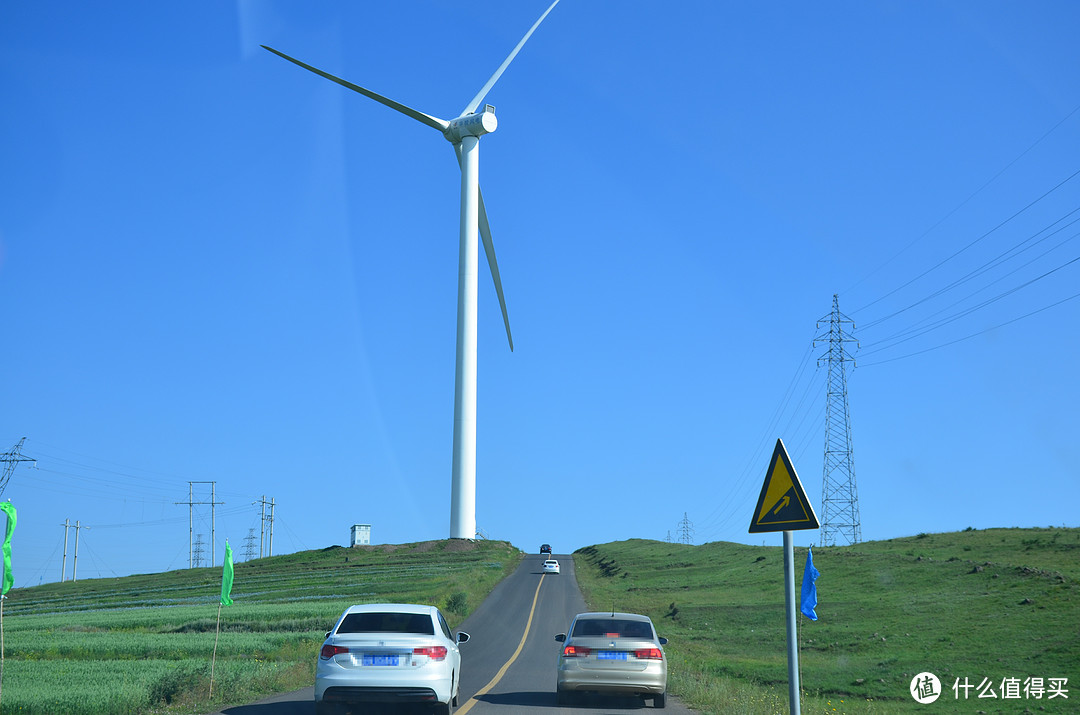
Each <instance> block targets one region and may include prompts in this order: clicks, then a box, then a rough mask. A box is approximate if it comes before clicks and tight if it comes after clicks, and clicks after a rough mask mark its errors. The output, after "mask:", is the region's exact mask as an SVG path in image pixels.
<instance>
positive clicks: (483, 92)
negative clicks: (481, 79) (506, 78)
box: [293, 0, 559, 117]
mask: <svg viewBox="0 0 1080 715" xmlns="http://www.w3.org/2000/svg"><path fill="white" fill-rule="evenodd" d="M558 4H559V0H555V2H553V3H551V6H550V7H548V9H547V10H545V11H544V14H543V15H541V16H540V19H539V20H537V21H536V22H534V23H533V26H532V27H530V28H529V31H528V32H526V33H525V37H522V38H521V42H519V43H517V47H515V48H514V49H513V51H511V52H510V55H509V56H508V57H507V58H506V59H505V60H503V63H502V64H501V65H499V69H497V70H495V74H493V75H491V79H489V80H488V81H487V83H486V84H485V85H484V86H483V87H481V88H480V91H479V92H477V94H476V96H475V97H473V100H472V101H471V102H469V104H468V106H466V107H465V109H463V110H462V111H461V114H460V115H458V116H459V117H464V116H465V115H466V114H472V113H473V112H475V111H476V108H477V107H479V106H480V103H481V102H483V101H484V97H486V96H487V93H488V92H490V91H491V88H492V87H494V86H495V83H496V82H498V81H499V77H502V73H503V72H505V71H506V68H507V67H509V66H510V63H511V62H513V61H514V58H515V57H517V53H518V52H520V51H521V48H522V47H524V46H525V43H526V42H527V41H528V39H529V38H530V37H532V34H533V33H534V32H536V28H538V27H540V23H541V22H543V21H544V18H545V17H547V16H548V13H550V12H551V11H552V10H554V9H555V6H556V5H558ZM295 61H296V60H293V62H295Z"/></svg>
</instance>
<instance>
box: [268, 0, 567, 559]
mask: <svg viewBox="0 0 1080 715" xmlns="http://www.w3.org/2000/svg"><path fill="white" fill-rule="evenodd" d="M558 4H559V0H555V2H553V3H551V5H550V6H549V7H548V9H547V10H545V11H544V14H543V15H541V16H540V19H539V20H537V21H536V22H535V23H533V26H532V27H530V28H529V31H528V32H526V33H525V36H524V37H522V38H521V41H520V42H518V44H517V46H516V47H514V49H513V50H512V51H511V52H510V54H509V55H508V56H507V58H506V59H505V60H503V63H502V64H501V65H499V69H497V70H495V74H493V75H491V78H490V79H488V81H487V82H486V83H485V84H484V86H483V87H481V88H480V91H479V92H477V94H476V96H475V97H473V98H472V101H470V102H469V103H468V104H467V105H466V106H465V109H463V110H462V112H461V114H459V115H458V116H457V117H456V118H455V119H451V120H450V121H447V120H445V119H439V118H438V117H434V116H432V115H430V114H424V113H423V112H420V111H417V110H415V109H413V108H411V107H407V106H405V105H404V104H401V103H400V102H395V101H394V100H392V99H390V98H388V97H384V96H382V95H381V94H378V93H376V92H372V91H371V90H370V89H364V88H363V87H361V86H359V85H355V84H353V83H352V82H349V81H347V80H344V79H341V78H340V77H335V76H334V75H332V74H329V73H327V72H323V71H322V70H320V69H318V68H315V67H312V66H311V65H309V64H306V63H304V62H301V61H300V60H298V59H295V58H293V57H289V56H288V55H286V54H285V53H283V52H278V51H277V50H275V49H274V48H273V47H267V46H266V45H263V46H262V47H263V48H264V49H267V50H269V51H270V52H273V53H274V54H275V55H278V56H280V57H283V58H285V59H287V60H289V61H290V62H292V63H294V64H297V65H299V66H301V67H303V68H304V69H306V70H310V71H311V72H314V73H315V74H317V75H320V76H322V77H325V78H326V79H328V80H330V81H331V82H337V83H338V84H340V85H341V86H343V87H347V88H349V89H351V90H353V91H354V92H359V93H360V94H362V95H364V96H365V97H369V98H371V99H374V100H375V101H376V102H379V103H380V104H385V105H386V106H387V107H390V108H391V109H395V110H397V111H399V112H401V113H402V114H404V115H406V116H408V117H412V118H413V119H415V120H416V121H418V122H420V123H421V124H426V125H427V126H429V127H431V128H433V129H438V130H439V131H440V132H442V134H443V136H444V137H446V139H447V140H448V141H449V142H450V143H451V144H453V145H454V151H455V152H456V153H457V160H458V165H459V166H460V167H461V239H460V241H461V242H460V248H459V253H458V303H457V363H456V368H455V377H454V457H453V472H452V477H451V483H450V492H451V493H450V538H452V539H472V538H473V537H475V536H476V294H477V273H478V266H479V251H478V248H477V241H476V236H477V233H478V232H479V234H480V237H481V238H482V239H483V241H484V252H485V253H487V261H488V267H489V268H490V269H491V277H492V279H493V280H494V282H495V293H496V294H497V295H498V297H499V307H500V308H501V309H502V317H503V323H504V324H505V325H506V339H507V340H508V341H509V343H510V350H511V351H513V349H514V339H513V337H512V336H511V335H510V317H509V316H508V315H507V312H506V301H505V300H504V298H503V289H502V281H501V280H500V279H499V264H498V263H497V262H496V260H495V245H494V244H493V243H492V241H491V228H490V227H489V226H488V219H487V211H486V210H485V209H484V198H483V196H481V194H480V177H479V167H480V163H479V162H480V151H479V141H480V137H482V136H483V135H485V134H490V133H491V132H493V131H495V128H496V127H497V126H498V122H497V121H496V120H495V108H494V107H492V106H491V105H490V104H489V105H484V108H483V110H482V111H479V112H477V111H476V110H477V108H478V107H479V106H480V103H481V102H483V101H484V97H486V96H487V94H488V92H490V91H491V88H492V87H493V86H495V83H496V82H497V81H498V80H499V77H501V76H502V73H503V72H505V71H506V68H507V67H508V66H509V65H510V63H511V62H512V61H513V59H514V57H516V56H517V53H518V52H520V51H521V48H522V47H523V46H524V45H525V43H526V42H527V41H528V39H529V38H530V37H531V36H532V34H533V32H535V31H536V28H537V27H539V26H540V23H541V22H543V21H544V18H546V17H547V16H548V13H550V12H551V11H552V10H553V9H554V8H555V6H556V5H558Z"/></svg>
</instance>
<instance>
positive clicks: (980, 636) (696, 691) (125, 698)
mask: <svg viewBox="0 0 1080 715" xmlns="http://www.w3.org/2000/svg"><path fill="white" fill-rule="evenodd" d="M520 558H521V552H520V551H519V550H518V549H515V548H513V547H512V546H510V545H509V544H507V543H505V542H492V541H481V542H475V543H474V542H462V541H432V542H423V543H417V544H405V545H400V546H391V545H386V546H371V547H359V548H354V549H346V548H341V547H331V548H328V549H323V550H320V551H306V552H300V553H296V554H290V555H287V556H277V557H273V558H267V559H259V560H254V561H250V562H245V563H239V564H237V565H236V576H235V583H234V587H233V594H232V595H233V598H234V599H235V601H236V603H235V604H234V605H232V606H227V607H225V608H223V609H222V613H221V634H220V638H219V640H218V643H217V662H216V666H215V675H214V678H215V679H214V683H215V684H214V697H213V701H212V702H211V701H209V700H208V697H207V695H208V692H207V691H208V686H209V678H210V658H211V653H212V652H213V648H214V637H215V625H216V616H217V604H218V594H219V593H220V584H221V568H220V567H218V568H214V569H210V568H203V569H191V570H181V571H172V572H169V573H163V574H152V575H140V576H129V577H125V578H118V579H94V580H87V581H79V582H77V583H71V582H67V583H63V584H59V583H54V584H47V585H43V586H37V587H34V588H28V589H14V590H12V591H11V592H9V594H8V599H7V600H6V601H5V602H4V610H3V616H4V620H3V625H4V655H5V660H4V670H3V681H2V686H3V690H2V703H0V706H2V712H3V713H28V714H29V713H65V714H69V715H79V714H81V713H94V714H95V715H96V714H99V713H150V712H156V713H163V712H169V713H205V712H210V711H212V710H216V709H220V708H222V707H224V706H226V705H229V704H241V703H246V702H251V701H253V700H256V699H258V698H259V697H261V696H263V695H266V694H269V693H273V692H281V691H286V690H291V689H295V688H300V687H305V686H308V685H310V684H311V683H312V682H313V679H314V658H313V657H312V654H313V653H314V652H315V651H316V649H317V648H318V644H319V643H320V642H321V641H322V637H323V633H324V632H325V631H326V630H327V629H328V628H329V627H330V626H331V625H332V623H333V621H334V619H335V618H336V617H337V616H338V615H339V614H340V613H341V611H342V610H344V608H345V607H347V606H349V605H351V604H353V603H357V602H364V601H369V602H370V601H407V602H419V603H433V604H436V605H439V606H440V607H442V608H443V610H444V612H446V613H447V616H448V617H449V618H450V620H451V621H452V624H453V625H456V624H457V623H459V622H460V621H461V620H463V619H464V617H465V616H466V615H468V613H469V612H470V611H471V610H472V608H473V607H475V606H476V605H478V604H479V603H480V602H481V601H482V599H483V598H484V597H485V596H486V594H487V593H488V592H489V591H490V589H491V588H492V587H493V586H494V585H495V584H496V583H497V582H498V581H499V580H500V579H501V578H502V577H503V576H504V575H506V574H507V573H509V572H510V571H511V570H512V569H513V568H514V567H516V565H517V563H518V562H519V560H520ZM574 558H575V562H576V564H577V572H578V579H579V581H580V583H581V585H582V589H583V590H584V591H585V596H586V599H587V600H588V602H589V603H590V604H591V605H592V607H594V608H598V609H604V608H609V607H611V606H612V605H613V604H614V606H615V607H616V608H618V609H620V610H627V611H637V612H642V613H647V614H649V615H650V616H651V617H652V618H653V620H654V621H655V622H656V624H657V627H658V629H659V630H660V632H661V635H664V636H666V637H668V638H670V639H671V642H670V643H669V645H668V653H669V655H670V658H671V681H670V687H671V691H672V692H673V693H674V694H677V695H679V696H680V697H682V698H684V699H685V700H686V701H687V702H689V703H690V704H691V705H693V706H694V707H696V708H699V709H701V710H702V711H704V712H711V713H725V714H727V713H736V714H737V713H753V714H758V713H768V714H770V715H772V714H774V713H787V711H788V710H787V687H786V678H787V665H786V646H785V638H786V635H785V623H784V611H783V609H784V605H783V604H784V596H783V563H782V549H781V548H780V547H779V546H772V547H756V546H745V545H739V544H730V543H712V544H704V545H702V546H685V545H680V544H668V543H663V542H656V541H642V540H631V541H623V542H616V543H611V544H603V545H599V546H591V547H588V548H586V549H581V550H580V551H578V552H577V553H576V554H575V555H574ZM805 559H806V549H805V548H800V549H797V550H796V570H797V572H798V575H799V578H800V580H801V575H802V570H803V564H804V563H805ZM814 561H815V564H816V566H817V567H818V569H819V570H820V571H821V577H820V578H819V579H818V582H817V586H818V598H819V604H818V608H817V613H818V616H819V620H818V621H817V622H810V621H808V620H806V619H803V618H802V617H800V623H799V632H800V638H801V645H800V650H801V656H800V658H801V664H802V684H803V687H804V691H805V692H806V693H807V697H806V698H805V699H804V701H803V708H802V711H803V712H804V713H807V714H810V713H814V714H815V715H817V714H819V713H821V714H826V715H832V714H833V713H886V714H887V713H904V712H916V711H918V712H961V713H963V712H971V713H978V712H980V711H981V712H985V713H1023V712H1033V713H1039V712H1048V713H1068V712H1077V711H1078V707H1077V703H1078V702H1080V672H1078V671H1080V591H1078V586H1077V582H1078V579H1080V529H991V530H985V531H973V530H969V531H965V532H961V533H955V534H920V535H919V536H915V537H910V538H903V539H891V540H889V541H878V542H869V543H863V544H859V545H858V546H852V547H832V548H827V549H825V548H822V549H815V553H814ZM923 671H930V672H932V673H935V674H936V675H937V676H938V677H939V678H940V679H941V681H942V685H943V689H944V692H943V694H942V697H941V699H940V700H939V701H938V702H937V703H935V704H933V705H925V706H920V705H918V704H916V703H915V702H914V701H913V700H912V699H911V698H910V696H908V686H909V684H910V681H911V678H912V677H913V676H914V675H915V674H917V673H920V672H923ZM1028 677H1039V678H1043V679H1044V682H1045V683H1046V684H1049V680H1050V679H1051V678H1069V683H1068V684H1067V685H1066V686H1065V687H1066V688H1067V689H1069V690H1070V692H1068V693H1067V694H1068V695H1069V698H1068V699H1067V700H1066V699H1064V698H1061V697H1058V698H1054V699H1051V698H1049V692H1047V693H1044V695H1043V697H1042V698H1041V699H1038V700H1036V699H1034V698H1033V697H1025V694H1024V692H1023V691H1022V690H1021V691H1020V693H1019V695H1020V697H1019V698H1010V699H1005V698H1003V697H1001V693H1000V691H999V688H1000V686H1001V684H1002V681H1003V679H1006V678H1017V679H1019V680H1020V681H1023V680H1024V679H1025V678H1028ZM958 678H959V679H961V680H962V679H963V678H967V679H968V681H969V682H970V683H971V685H972V686H978V685H979V684H980V683H981V681H982V680H983V679H984V678H986V679H989V680H990V681H992V683H993V686H994V689H995V690H996V691H999V692H998V697H997V698H995V699H987V698H982V699H980V698H978V691H977V689H976V688H975V687H973V688H972V690H971V691H970V693H969V699H968V700H967V701H964V700H960V701H957V700H956V698H955V695H954V692H953V690H952V686H953V683H954V682H955V681H956V679H958ZM1070 685H1071V686H1074V688H1075V691H1073V688H1070V687H1069V686H1070ZM962 692H963V691H961V697H962Z"/></svg>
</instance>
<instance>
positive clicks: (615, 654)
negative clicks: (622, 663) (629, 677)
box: [596, 650, 626, 660]
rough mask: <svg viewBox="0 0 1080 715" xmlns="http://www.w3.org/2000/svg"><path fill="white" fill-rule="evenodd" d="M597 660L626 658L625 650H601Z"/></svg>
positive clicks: (598, 652)
mask: <svg viewBox="0 0 1080 715" xmlns="http://www.w3.org/2000/svg"><path fill="white" fill-rule="evenodd" d="M596 659H597V660H626V651H624V650H601V651H597V653H596Z"/></svg>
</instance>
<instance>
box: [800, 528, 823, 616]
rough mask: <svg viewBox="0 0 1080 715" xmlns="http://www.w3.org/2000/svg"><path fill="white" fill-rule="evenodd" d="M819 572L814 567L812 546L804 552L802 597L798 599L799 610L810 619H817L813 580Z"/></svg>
mask: <svg viewBox="0 0 1080 715" xmlns="http://www.w3.org/2000/svg"><path fill="white" fill-rule="evenodd" d="M820 575H821V574H819V573H818V570H817V569H816V568H814V547H813V546H811V547H810V550H809V551H807V552H806V568H805V569H803V574H802V598H800V599H799V610H800V611H802V612H803V615H804V616H806V617H807V618H809V619H810V620H811V621H816V620H817V614H816V613H814V609H815V608H817V586H815V585H814V582H815V581H817V577H818V576H820Z"/></svg>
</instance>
